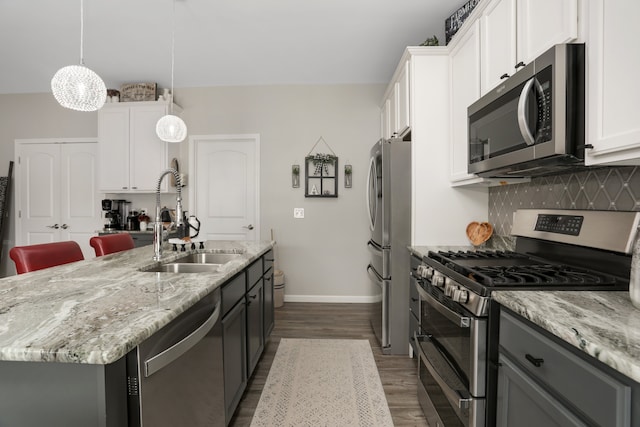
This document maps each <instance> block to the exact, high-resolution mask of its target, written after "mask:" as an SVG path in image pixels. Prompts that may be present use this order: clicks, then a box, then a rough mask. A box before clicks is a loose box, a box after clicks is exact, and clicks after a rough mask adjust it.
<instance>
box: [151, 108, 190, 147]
mask: <svg viewBox="0 0 640 427" xmlns="http://www.w3.org/2000/svg"><path fill="white" fill-rule="evenodd" d="M156 134H158V138H160V139H161V140H163V141H166V142H173V143H177V142H182V141H184V139H185V138H186V137H187V125H186V124H185V123H184V121H183V120H182V119H181V118H180V117H178V116H174V115H173V114H167V115H166V116H162V117H160V120H158V123H156Z"/></svg>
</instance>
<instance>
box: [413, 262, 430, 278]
mask: <svg viewBox="0 0 640 427" xmlns="http://www.w3.org/2000/svg"><path fill="white" fill-rule="evenodd" d="M416 273H417V274H418V276H419V277H421V278H423V279H430V278H431V276H433V268H431V267H429V266H427V265H424V264H420V265H419V266H418V269H417V270H416Z"/></svg>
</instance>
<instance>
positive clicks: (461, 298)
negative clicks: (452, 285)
mask: <svg viewBox="0 0 640 427" xmlns="http://www.w3.org/2000/svg"><path fill="white" fill-rule="evenodd" d="M452 299H453V300H454V301H455V302H459V303H462V304H464V303H466V302H467V301H469V291H468V290H466V289H456V290H455V291H453V295H452Z"/></svg>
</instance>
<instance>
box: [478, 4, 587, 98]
mask: <svg viewBox="0 0 640 427" xmlns="http://www.w3.org/2000/svg"><path fill="white" fill-rule="evenodd" d="M480 21H481V46H482V48H481V53H482V59H481V63H482V88H481V92H482V94H483V95H484V94H485V93H487V92H489V91H490V90H491V89H493V88H494V87H496V86H497V85H498V84H499V83H500V81H501V80H502V79H504V78H507V77H509V76H511V75H513V74H514V73H515V72H516V71H517V70H518V69H519V68H520V67H521V66H523V65H526V64H528V63H529V62H531V61H532V60H534V59H535V58H536V57H538V56H539V55H540V54H542V53H543V52H545V51H546V50H547V49H549V48H550V47H552V46H553V45H555V44H558V43H569V42H572V41H575V40H576V39H577V38H578V0H491V1H489V2H488V3H487V5H486V7H485V8H484V10H483V11H482V16H481V17H480Z"/></svg>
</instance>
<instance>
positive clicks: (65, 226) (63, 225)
mask: <svg viewBox="0 0 640 427" xmlns="http://www.w3.org/2000/svg"><path fill="white" fill-rule="evenodd" d="M60 228H62V229H63V230H66V229H67V228H69V226H68V225H67V224H62V225H61V226H60Z"/></svg>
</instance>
